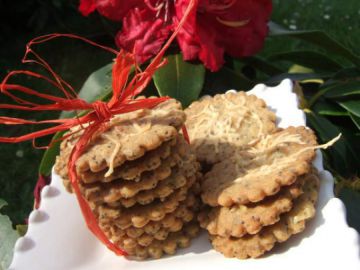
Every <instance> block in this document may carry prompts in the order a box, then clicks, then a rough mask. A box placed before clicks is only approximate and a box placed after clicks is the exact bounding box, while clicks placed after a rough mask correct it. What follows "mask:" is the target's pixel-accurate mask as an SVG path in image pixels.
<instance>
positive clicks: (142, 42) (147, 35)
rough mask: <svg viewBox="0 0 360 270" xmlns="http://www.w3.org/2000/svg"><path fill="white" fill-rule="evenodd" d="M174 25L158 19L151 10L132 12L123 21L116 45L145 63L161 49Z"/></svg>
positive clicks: (135, 10)
mask: <svg viewBox="0 0 360 270" xmlns="http://www.w3.org/2000/svg"><path fill="white" fill-rule="evenodd" d="M171 29H172V25H166V24H165V22H164V21H163V20H162V19H161V18H156V16H155V13H154V12H153V11H151V10H150V9H142V10H139V9H138V8H135V9H133V10H131V11H130V12H129V13H128V15H127V16H126V17H125V18H124V20H123V28H122V30H121V31H120V32H118V34H117V35H116V37H115V41H116V45H117V46H118V47H121V48H124V49H125V50H127V51H129V52H133V53H134V54H135V55H136V60H137V61H138V62H139V63H143V62H145V61H146V60H148V59H149V58H151V57H152V56H154V55H155V54H156V53H157V52H159V50H160V49H161V45H162V44H163V43H164V42H165V40H166V39H167V37H168V36H169V34H170V31H171Z"/></svg>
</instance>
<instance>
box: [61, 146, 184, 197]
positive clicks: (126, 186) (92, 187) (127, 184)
mask: <svg viewBox="0 0 360 270" xmlns="http://www.w3.org/2000/svg"><path fill="white" fill-rule="evenodd" d="M181 160H182V157H181V156H180V155H179V154H178V153H173V154H172V155H170V156H169V157H168V158H166V159H165V160H164V161H163V162H162V164H161V165H160V167H158V168H156V169H155V170H153V171H147V172H144V173H143V174H142V176H141V180H140V181H124V180H123V179H117V180H113V181H111V182H96V183H92V184H80V190H81V192H82V194H83V195H84V197H85V199H86V200H88V201H91V202H95V203H102V202H105V203H114V202H117V201H119V200H120V199H121V198H130V197H133V196H135V195H136V194H137V193H139V192H140V191H143V190H151V189H153V188H155V187H156V185H157V184H158V183H159V182H161V181H163V180H165V179H167V178H168V177H169V176H170V175H171V171H172V168H173V167H174V166H176V165H177V164H178V163H179V162H180V161H181ZM63 183H64V185H65V186H66V187H67V189H68V190H69V189H71V186H70V182H69V180H63Z"/></svg>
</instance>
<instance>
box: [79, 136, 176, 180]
mask: <svg viewBox="0 0 360 270" xmlns="http://www.w3.org/2000/svg"><path fill="white" fill-rule="evenodd" d="M176 143H177V141H176V137H175V138H174V139H172V140H170V141H168V142H164V143H163V144H162V145H160V146H159V147H158V148H156V149H154V150H151V151H148V152H147V153H145V155H144V156H142V157H141V158H138V159H136V160H131V161H126V162H125V163H124V164H123V165H121V166H118V167H116V168H115V169H114V172H113V173H112V174H111V175H109V176H107V177H106V176H105V174H106V172H107V170H103V171H101V172H91V171H86V172H83V173H80V175H79V178H80V179H81V181H82V182H84V183H93V182H97V181H99V179H101V182H110V181H112V180H114V179H123V180H133V181H139V180H140V177H141V174H142V173H143V172H147V171H152V170H155V169H156V168H158V167H159V166H160V165H161V162H162V161H163V160H164V159H166V158H167V157H169V156H170V154H171V153H172V152H174V151H176V148H178V147H177V146H175V144H176Z"/></svg>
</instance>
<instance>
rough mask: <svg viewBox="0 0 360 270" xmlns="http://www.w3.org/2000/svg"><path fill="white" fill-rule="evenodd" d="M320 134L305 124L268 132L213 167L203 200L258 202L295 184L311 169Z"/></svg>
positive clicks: (206, 179) (224, 203) (226, 203)
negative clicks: (271, 132)
mask: <svg viewBox="0 0 360 270" xmlns="http://www.w3.org/2000/svg"><path fill="white" fill-rule="evenodd" d="M316 144H317V142H316V137H315V135H314V133H313V132H312V131H311V130H310V129H307V128H305V127H289V128H287V129H284V130H282V131H279V132H276V133H273V134H270V135H266V136H265V137H264V138H263V139H262V140H260V141H259V142H258V143H256V144H255V145H253V146H252V147H251V148H249V149H247V150H244V151H239V152H237V153H236V154H234V155H233V156H232V157H230V158H227V159H225V160H223V161H222V162H219V163H217V164H215V165H214V166H213V168H212V169H211V171H210V172H208V173H207V174H206V175H205V176H204V180H203V182H202V187H201V188H202V199H203V201H204V203H206V204H209V205H211V206H217V205H221V206H228V207H229V206H231V205H233V204H247V203H250V202H258V201H261V200H262V199H264V198H265V197H266V196H270V195H274V194H276V193H277V192H279V190H280V188H281V187H282V186H287V185H291V184H292V183H294V182H295V180H296V179H297V177H298V176H299V175H303V174H306V173H308V172H309V171H310V169H311V161H312V160H313V159H314V157H315V150H314V149H315V145H316Z"/></svg>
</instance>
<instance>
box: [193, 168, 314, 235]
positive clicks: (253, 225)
mask: <svg viewBox="0 0 360 270" xmlns="http://www.w3.org/2000/svg"><path fill="white" fill-rule="evenodd" d="M314 178H316V179H317V175H316V173H315V172H314V173H309V174H306V175H303V176H300V177H299V179H298V180H296V182H295V183H294V184H292V185H291V186H288V187H284V188H283V190H281V191H280V192H279V193H278V194H276V195H274V196H270V197H267V198H265V200H263V201H260V202H258V203H253V204H248V205H234V206H232V207H219V206H218V207H215V208H210V209H206V210H205V209H204V210H203V211H202V213H200V214H199V222H200V226H201V227H202V228H204V229H206V230H207V231H208V232H209V233H210V234H213V235H219V236H224V237H229V236H234V237H242V236H244V235H245V234H256V233H258V232H259V231H260V230H261V229H262V228H263V227H264V226H269V225H272V224H274V223H276V222H278V221H279V220H280V215H281V214H283V213H286V212H288V211H290V210H291V208H292V207H293V201H294V199H296V198H297V197H299V196H300V195H301V194H302V193H303V191H302V187H303V185H304V182H306V181H313V180H314Z"/></svg>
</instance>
